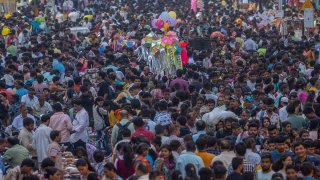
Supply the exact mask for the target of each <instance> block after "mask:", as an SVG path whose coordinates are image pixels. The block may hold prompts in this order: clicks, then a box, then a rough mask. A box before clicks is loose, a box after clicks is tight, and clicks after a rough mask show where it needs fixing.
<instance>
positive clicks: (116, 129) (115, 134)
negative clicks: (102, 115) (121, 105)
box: [111, 110, 134, 145]
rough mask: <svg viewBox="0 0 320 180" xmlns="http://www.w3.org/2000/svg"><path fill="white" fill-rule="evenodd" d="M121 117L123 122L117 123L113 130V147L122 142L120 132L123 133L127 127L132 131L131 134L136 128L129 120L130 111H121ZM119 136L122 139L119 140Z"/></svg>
mask: <svg viewBox="0 0 320 180" xmlns="http://www.w3.org/2000/svg"><path fill="white" fill-rule="evenodd" d="M120 117H121V121H120V122H119V123H117V124H116V125H115V126H113V128H112V133H111V144H112V145H115V144H116V143H117V142H118V141H120V140H121V135H120V133H119V131H120V132H121V131H123V129H124V128H125V127H126V128H128V129H129V130H130V131H131V133H133V132H134V126H133V124H132V123H131V122H130V121H129V120H128V111H126V110H122V111H120ZM118 133H119V134H118ZM119 135H120V136H119ZM118 136H119V137H120V138H118ZM119 139H120V140H119Z"/></svg>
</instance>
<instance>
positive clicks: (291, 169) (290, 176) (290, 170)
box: [285, 165, 297, 180]
mask: <svg viewBox="0 0 320 180" xmlns="http://www.w3.org/2000/svg"><path fill="white" fill-rule="evenodd" d="M285 177H286V178H287V180H296V178H297V171H296V168H295V166H293V165H288V166H287V167H286V176H285Z"/></svg>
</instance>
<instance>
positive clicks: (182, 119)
mask: <svg viewBox="0 0 320 180" xmlns="http://www.w3.org/2000/svg"><path fill="white" fill-rule="evenodd" d="M177 122H178V123H179V124H180V125H182V126H185V125H186V123H187V118H186V117H185V116H179V117H178V118H177Z"/></svg>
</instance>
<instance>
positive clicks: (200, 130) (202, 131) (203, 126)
mask: <svg viewBox="0 0 320 180" xmlns="http://www.w3.org/2000/svg"><path fill="white" fill-rule="evenodd" d="M196 128H197V133H196V134H194V135H192V139H193V141H194V142H196V141H197V139H198V138H199V137H200V136H201V135H203V134H206V131H205V129H206V123H205V122H204V121H202V120H200V121H197V122H196Z"/></svg>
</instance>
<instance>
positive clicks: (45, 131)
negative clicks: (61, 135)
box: [32, 124, 52, 162]
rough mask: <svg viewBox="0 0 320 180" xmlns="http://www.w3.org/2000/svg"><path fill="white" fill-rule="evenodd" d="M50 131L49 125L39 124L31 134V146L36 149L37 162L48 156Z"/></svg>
mask: <svg viewBox="0 0 320 180" xmlns="http://www.w3.org/2000/svg"><path fill="white" fill-rule="evenodd" d="M51 131H52V129H51V128H50V127H48V126H46V125H44V124H41V125H40V126H39V128H38V129H37V130H36V131H35V133H34V135H33V141H32V147H33V149H35V150H36V151H37V155H38V156H37V157H38V162H42V161H43V160H44V159H45V158H47V157H48V146H49V144H50V142H51V140H50V133H51Z"/></svg>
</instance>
